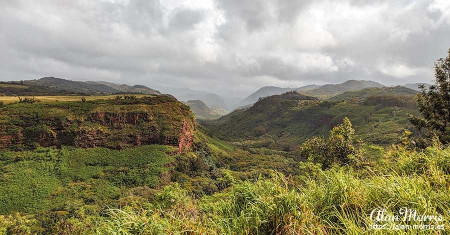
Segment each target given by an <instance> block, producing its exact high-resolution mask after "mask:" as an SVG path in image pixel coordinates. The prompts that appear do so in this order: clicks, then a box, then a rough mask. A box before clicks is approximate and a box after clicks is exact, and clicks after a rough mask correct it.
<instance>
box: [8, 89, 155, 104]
mask: <svg viewBox="0 0 450 235" xmlns="http://www.w3.org/2000/svg"><path fill="white" fill-rule="evenodd" d="M0 85H1V84H0ZM121 95H123V94H121ZM131 95H133V96H136V97H137V98H141V97H144V96H146V97H148V96H152V95H145V94H144V95H136V94H131ZM117 96H118V95H99V96H76V95H74V96H71V95H68V96H20V98H22V99H23V98H26V97H28V98H33V97H34V98H35V99H37V100H39V101H41V102H57V101H80V100H81V98H82V97H84V98H86V100H88V101H89V100H100V99H114V98H116V97H117ZM0 102H3V103H4V104H10V103H17V102H19V96H0Z"/></svg>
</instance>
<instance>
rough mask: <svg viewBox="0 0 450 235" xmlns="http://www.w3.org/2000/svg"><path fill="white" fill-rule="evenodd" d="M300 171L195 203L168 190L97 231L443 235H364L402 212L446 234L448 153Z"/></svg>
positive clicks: (113, 215) (395, 152) (432, 151)
mask: <svg viewBox="0 0 450 235" xmlns="http://www.w3.org/2000/svg"><path fill="white" fill-rule="evenodd" d="M365 154H369V153H368V152H366V153H365ZM361 161H366V162H365V164H362V162H361ZM356 162H358V164H356ZM362 166H365V167H362ZM303 167H304V168H303V169H305V171H304V172H305V175H304V176H303V177H299V178H292V177H288V178H286V177H285V176H283V175H282V174H280V173H275V172H274V173H273V174H272V177H270V178H268V179H263V178H260V179H258V180H256V181H255V182H249V181H235V180H232V183H231V186H230V187H229V188H227V189H225V190H224V191H222V192H220V193H216V194H214V195H212V196H204V197H203V198H201V199H197V200H196V199H193V198H191V197H190V196H189V195H188V194H187V193H186V192H185V191H184V190H183V189H181V188H180V187H179V186H177V185H173V186H169V187H166V188H165V189H164V190H163V191H162V192H161V193H160V194H158V196H157V199H156V200H155V201H154V202H152V203H151V204H148V205H145V206H142V207H140V208H134V209H133V208H126V209H124V210H110V211H109V212H108V217H107V218H108V219H107V220H106V222H104V223H101V224H100V226H99V227H98V232H102V233H103V232H105V233H108V234H133V233H139V234H159V233H161V231H163V233H168V234H181V233H183V234H185V233H187V234H445V231H442V230H440V231H437V230H412V229H409V230H387V229H384V230H373V229H371V228H370V226H371V225H372V224H373V223H374V221H372V220H371V219H370V214H371V212H372V210H373V209H376V208H385V209H386V210H387V211H388V212H392V213H398V211H399V210H400V209H401V208H403V207H407V208H411V209H415V210H417V212H418V213H419V214H428V215H434V214H440V215H442V216H443V218H444V221H443V222H440V223H441V224H444V225H445V228H446V229H447V230H448V229H449V227H448V226H449V218H450V215H449V210H450V197H449V195H450V190H449V185H450V184H449V183H450V182H449V169H450V148H446V149H441V148H438V147H432V148H428V149H426V150H425V151H422V152H417V151H408V150H405V149H403V148H394V149H392V150H390V151H388V152H387V153H385V154H383V155H381V156H379V157H377V158H376V159H374V158H373V157H370V156H369V157H368V156H359V157H358V156H356V157H355V159H354V162H353V163H352V164H351V165H347V166H334V167H332V168H330V169H328V170H321V168H320V167H314V164H309V165H304V166H303ZM367 168H370V170H368V169H367ZM386 223H387V224H388V226H391V225H394V222H386ZM395 223H396V224H399V225H414V224H416V223H417V222H407V221H406V222H403V221H398V222H395ZM428 223H434V222H428Z"/></svg>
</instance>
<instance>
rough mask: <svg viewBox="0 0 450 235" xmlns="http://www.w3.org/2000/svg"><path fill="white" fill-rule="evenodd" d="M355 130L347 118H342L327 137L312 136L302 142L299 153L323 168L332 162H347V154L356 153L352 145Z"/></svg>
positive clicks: (348, 159)
mask: <svg viewBox="0 0 450 235" xmlns="http://www.w3.org/2000/svg"><path fill="white" fill-rule="evenodd" d="M354 134H355V130H354V129H353V128H352V124H351V122H350V120H349V119H348V118H344V121H343V123H342V124H340V125H338V126H336V127H334V128H333V129H332V130H331V131H330V135H329V137H328V138H327V139H325V138H323V137H313V138H311V139H309V140H307V141H306V142H304V143H303V144H302V145H301V147H300V149H301V150H300V154H301V157H302V158H303V159H306V160H308V161H312V162H315V163H320V164H322V166H323V167H324V168H328V167H330V166H331V165H332V164H333V163H339V164H347V163H349V161H350V158H349V156H350V155H352V154H355V153H356V149H355V147H354V146H353V142H354V139H353V138H354Z"/></svg>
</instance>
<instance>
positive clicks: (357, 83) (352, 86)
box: [301, 80, 385, 98]
mask: <svg viewBox="0 0 450 235" xmlns="http://www.w3.org/2000/svg"><path fill="white" fill-rule="evenodd" d="M371 87H378V88H381V87H385V86H384V85H382V84H380V83H378V82H374V81H365V80H348V81H346V82H344V83H340V84H326V85H323V86H320V87H318V88H315V89H312V90H309V91H305V92H301V93H303V94H305V95H310V96H315V97H319V98H330V97H333V96H336V95H339V94H342V93H344V92H347V91H358V90H362V89H364V88H371Z"/></svg>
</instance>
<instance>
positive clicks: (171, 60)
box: [0, 0, 450, 97]
mask: <svg viewBox="0 0 450 235" xmlns="http://www.w3.org/2000/svg"><path fill="white" fill-rule="evenodd" d="M449 48H450V1H448V0H395V1H391V0H386V1H383V0H339V1H332V0H314V1H303V0H295V1H294V0H161V1H159V0H39V1H36V0H0V51H1V53H0V80H1V81H10V80H28V79H38V78H40V77H45V76H54V77H60V78H66V79H71V80H79V81H109V82H115V83H126V84H130V85H134V84H142V85H147V86H149V87H152V88H160V87H178V88H185V87H186V88H191V89H196V90H204V91H208V92H213V93H216V94H219V95H222V96H225V97H243V96H246V95H248V94H250V93H251V92H253V91H255V90H257V89H258V88H260V87H262V86H268V85H271V86H279V87H300V86H303V85H308V84H325V83H341V82H344V81H346V80H349V79H358V80H373V81H378V82H381V83H383V84H386V85H396V84H405V83H415V82H431V81H432V80H433V65H434V62H435V61H436V60H437V59H438V58H441V57H445V56H446V55H447V52H448V49H449Z"/></svg>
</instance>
